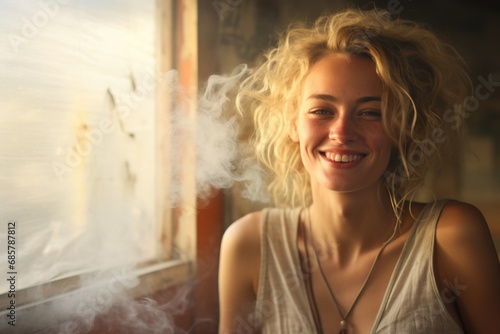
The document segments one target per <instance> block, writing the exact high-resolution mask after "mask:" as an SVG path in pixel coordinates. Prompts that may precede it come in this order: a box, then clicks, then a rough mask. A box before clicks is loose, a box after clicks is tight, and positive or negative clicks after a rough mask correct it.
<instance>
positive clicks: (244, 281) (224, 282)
mask: <svg viewBox="0 0 500 334" xmlns="http://www.w3.org/2000/svg"><path fill="white" fill-rule="evenodd" d="M261 215H262V214H261V213H260V212H254V213H250V214H248V215H246V216H244V217H242V218H240V219H238V220H237V221H235V222H234V223H233V224H231V225H230V226H229V227H228V228H227V230H226V232H225V233H224V236H223V238H222V245H221V252H220V264H219V303H220V319H219V326H220V329H219V330H220V331H219V332H220V333H235V332H236V330H237V327H238V322H237V320H238V319H246V318H247V316H248V315H249V314H251V313H252V312H253V310H254V307H255V301H256V291H257V286H258V278H259V274H260V225H261V223H260V220H261Z"/></svg>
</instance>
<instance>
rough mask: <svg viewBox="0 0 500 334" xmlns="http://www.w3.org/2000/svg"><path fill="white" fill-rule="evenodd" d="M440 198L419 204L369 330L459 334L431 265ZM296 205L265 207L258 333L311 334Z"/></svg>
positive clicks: (258, 301) (257, 313) (256, 320)
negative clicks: (299, 250) (291, 207)
mask: <svg viewBox="0 0 500 334" xmlns="http://www.w3.org/2000/svg"><path fill="white" fill-rule="evenodd" d="M444 204H445V201H438V202H436V203H431V204H428V205H426V206H425V208H424V209H423V210H422V212H421V213H420V215H419V216H418V217H417V219H416V220H415V222H414V224H413V226H412V227H411V229H410V231H409V235H408V238H407V240H406V242H405V245H404V247H403V249H402V251H401V254H400V256H399V259H398V261H397V263H396V266H395V268H394V271H393V273H392V276H391V278H390V281H389V284H388V287H387V290H386V292H385V295H384V297H383V299H382V303H381V305H380V308H379V311H378V314H377V316H376V317H375V322H374V324H373V327H372V330H371V333H426V334H434V333H435V334H443V333H447V334H448V333H463V330H462V329H461V328H460V327H459V326H458V325H457V323H456V322H455V320H454V319H453V318H452V317H451V316H450V315H449V313H448V311H447V310H446V308H445V305H444V303H443V300H442V299H441V296H440V292H439V290H438V287H437V284H436V281H435V276H434V268H433V253H434V242H435V236H436V226H437V221H438V219H439V216H440V214H441V211H442V208H443V206H444ZM300 211H301V209H300V208H296V209H276V208H270V209H265V210H264V211H263V214H262V222H261V240H262V242H261V265H260V279H259V288H258V291H257V304H256V311H255V318H254V319H255V322H256V325H260V328H261V333H263V334H266V333H268V334H279V333H286V334H292V333H316V329H315V324H314V320H313V315H312V312H311V308H310V304H309V300H308V296H307V292H306V287H305V282H304V278H305V277H304V276H303V274H302V272H303V271H302V270H301V265H300V260H299V253H298V249H297V228H298V223H299V215H300Z"/></svg>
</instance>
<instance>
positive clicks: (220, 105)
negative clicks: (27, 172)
mask: <svg viewBox="0 0 500 334" xmlns="http://www.w3.org/2000/svg"><path fill="white" fill-rule="evenodd" d="M248 73H249V69H248V68H247V66H245V65H241V66H238V67H237V68H235V69H234V71H233V72H232V73H231V74H229V75H213V76H211V77H210V78H209V79H208V81H207V83H206V85H205V88H204V89H202V92H201V93H200V94H199V97H198V99H197V100H196V101H190V100H188V99H186V98H184V96H186V95H185V94H183V88H181V87H180V85H179V82H178V78H177V73H176V72H175V71H169V72H167V73H164V74H163V75H160V77H161V79H160V80H159V81H158V82H157V84H158V85H159V87H154V88H155V89H162V90H163V91H165V92H167V93H168V94H170V95H172V96H176V97H177V99H176V102H175V103H174V109H173V112H172V115H171V116H172V117H171V123H170V124H168V125H167V126H169V127H170V129H171V131H170V134H171V136H170V137H169V140H170V142H171V143H170V144H171V145H169V146H170V148H169V157H170V161H171V168H172V173H171V180H170V182H169V184H170V186H169V189H168V194H169V196H168V203H166V205H167V206H168V207H171V208H174V207H176V206H178V205H179V203H180V201H181V200H182V196H183V195H184V193H183V192H184V189H183V182H182V179H181V175H182V174H183V173H193V174H194V175H195V181H196V182H195V183H196V195H197V197H198V198H199V199H201V200H202V201H203V200H207V199H209V198H210V196H211V195H212V193H213V191H214V190H217V189H227V188H231V187H232V186H234V184H235V183H242V184H244V188H245V189H246V190H245V191H244V194H245V195H246V196H247V197H248V198H249V199H251V200H260V201H262V200H264V199H265V198H266V196H265V191H264V189H263V184H264V182H263V181H262V177H261V170H260V168H259V166H258V164H257V163H256V162H255V161H253V160H252V159H250V158H249V157H248V156H247V153H248V150H249V147H248V143H247V142H244V141H241V140H239V137H240V133H239V132H240V129H241V128H242V124H241V118H240V116H238V114H237V113H236V112H235V110H234V103H232V102H234V101H233V99H234V96H235V94H236V93H237V90H238V87H239V84H240V83H241V81H242V80H243V79H244V78H245V77H246V76H247V75H248ZM143 81H144V82H147V80H143ZM141 87H142V86H141V84H140V82H139V87H138V90H140V88H141ZM143 95H144V99H146V96H147V94H143ZM117 100H118V101H117V103H116V105H117V106H118V107H119V106H120V105H121V106H123V105H124V104H123V101H125V100H127V99H125V98H121V99H120V98H118V99H117ZM129 100H134V99H133V98H132V99H129ZM120 101H122V103H120ZM141 102H142V101H138V103H137V104H138V105H140V103H141ZM132 107H134V106H132V105H130V108H132ZM192 107H195V108H196V117H194V118H192V117H187V112H186V110H187V109H190V108H192ZM115 108H116V106H115ZM121 116H122V123H123V124H127V122H126V121H127V118H126V117H124V116H126V114H125V113H122V115H121ZM93 123H98V122H93ZM116 124H118V123H116ZM121 132H123V131H120V127H118V126H117V127H116V128H115V129H114V131H113V132H111V133H110V134H106V133H103V135H102V137H99V138H100V140H99V142H96V143H94V147H93V150H92V151H91V152H90V153H89V154H88V156H87V157H86V158H87V160H85V159H83V160H82V163H81V166H85V167H88V165H90V166H94V167H95V165H93V164H92V163H88V161H91V162H92V161H94V164H96V163H97V161H98V160H99V159H97V157H99V156H101V157H102V156H103V154H105V152H109V150H112V147H115V146H116V145H122V144H120V142H121V140H122V139H119V138H118V136H123V137H126V136H124V135H121V134H120V133H121ZM136 133H137V131H136ZM94 137H95V138H97V136H94ZM127 140H128V141H129V142H130V140H129V139H127ZM185 140H193V141H194V143H195V145H194V146H195V159H194V160H193V162H194V164H193V165H185V164H182V163H178V162H179V161H183V160H182V157H183V155H185V154H186V152H185V151H183V149H182V148H183V147H185V146H184V145H183V142H184V141H185ZM89 142H90V141H89ZM90 143H92V142H90ZM132 147H133V145H132ZM127 161H129V163H130V166H132V167H133V166H137V165H136V164H134V161H133V157H132V156H131V155H128V156H127ZM98 166H99V165H98ZM78 167H80V166H78ZM110 168H111V170H109V169H110ZM99 170H101V171H102V169H99V168H97V170H93V171H92V172H91V173H90V172H89V173H90V176H88V175H87V178H89V179H91V178H94V177H99V175H101V176H102V175H103V174H99ZM108 170H109V171H108V173H109V174H108V175H112V174H113V173H114V172H113V165H108ZM75 175H80V174H78V173H75ZM104 175H105V174H104ZM138 175H139V176H140V173H138ZM71 177H73V175H71ZM70 180H71V178H70ZM137 182H138V183H140V179H138V181H137ZM78 184H80V183H78ZM86 193H87V196H89V198H88V199H87V200H86V201H85V205H86V207H87V209H88V208H93V209H92V210H94V211H95V212H93V211H88V212H87V213H86V219H87V220H88V221H89V224H90V225H93V226H94V227H93V229H92V231H91V232H90V231H85V230H84V231H79V232H78V233H76V235H72V234H71V233H69V232H71V231H70V230H66V229H65V227H64V224H63V222H62V221H61V222H57V221H54V222H53V223H52V228H51V230H50V231H47V232H48V233H50V236H49V239H50V240H52V239H54V240H62V243H61V241H60V242H59V244H58V245H56V244H53V243H52V242H51V243H49V242H48V245H47V247H49V246H50V247H49V248H50V249H51V251H50V252H48V253H47V254H48V255H50V254H52V253H56V252H58V251H59V252H60V251H61V250H62V249H64V251H63V252H64V255H62V256H60V257H53V256H52V257H51V256H48V255H47V256H42V258H40V259H41V260H42V261H41V263H46V264H47V265H49V262H48V261H51V263H50V266H49V267H50V268H54V267H57V266H58V263H61V264H64V263H67V262H68V261H71V259H77V258H78V257H79V256H78V254H81V255H80V257H79V258H80V259H79V260H78V261H80V263H87V262H88V263H89V264H90V263H91V262H92V261H95V262H96V264H98V265H99V266H100V267H104V268H109V266H110V264H111V263H112V259H110V258H109V257H106V256H103V257H102V258H101V259H99V252H101V251H102V250H103V249H104V250H106V249H108V250H109V251H111V252H112V254H115V255H116V257H115V261H116V262H115V264H116V266H115V267H114V268H113V269H104V270H98V271H97V272H96V273H95V274H82V275H80V276H78V275H77V276H75V280H76V281H71V280H70V281H69V282H68V283H66V284H64V285H57V284H54V286H53V287H52V286H51V285H50V286H45V287H44V289H41V288H39V289H37V288H30V293H31V294H32V297H33V295H36V298H35V299H37V300H41V301H43V304H40V305H36V304H33V305H25V306H23V307H21V308H18V310H17V321H16V327H15V328H14V329H15V331H14V332H19V333H27V332H31V331H32V329H33V328H37V329H40V328H43V329H42V330H41V331H40V332H41V333H88V332H92V331H93V330H94V329H95V326H96V321H97V322H98V325H99V328H103V327H106V326H109V328H113V326H118V327H120V326H121V327H122V328H127V329H128V330H129V331H130V333H145V332H147V333H174V332H175V333H181V332H182V331H181V330H180V329H178V328H176V327H175V325H174V320H173V319H174V317H175V316H176V315H179V314H182V313H183V312H184V311H185V310H186V309H189V308H190V307H193V305H190V304H189V303H190V300H191V299H190V298H188V297H189V294H190V293H192V289H193V287H194V285H195V284H196V282H188V283H187V284H182V285H181V286H180V287H179V289H178V290H175V292H172V294H171V295H170V296H169V297H168V298H167V300H164V301H162V302H155V301H154V300H152V299H148V298H141V299H138V300H136V299H134V298H133V296H131V295H129V292H128V291H130V290H131V289H132V290H138V291H140V290H141V285H140V284H141V281H140V278H139V276H138V273H137V265H136V263H138V260H137V259H136V258H137V254H136V250H135V249H134V248H130V246H129V245H130V244H131V243H132V242H133V239H134V238H136V234H135V233H136V232H137V230H135V231H134V230H128V229H127V228H125V229H124V228H123V227H124V226H127V225H123V226H121V225H120V222H117V221H113V219H116V217H120V216H123V213H119V212H118V211H120V207H121V205H123V204H124V203H123V201H124V200H125V201H126V202H128V203H133V201H135V200H137V196H122V195H120V196H116V194H115V195H114V196H115V197H113V201H114V205H113V202H110V201H109V200H106V198H104V195H101V194H100V192H99V191H97V192H91V193H90V192H88V191H86ZM113 193H114V192H113ZM109 194H110V192H107V196H109ZM59 198H60V197H59ZM132 205H134V204H132ZM101 211H105V212H108V214H106V215H104V217H103V216H102V215H99V212H101ZM12 214H13V215H14V214H15V213H12ZM143 214H144V213H143ZM22 219H28V217H27V216H23V218H22ZM137 219H141V218H140V214H139V215H138V216H137V217H136V218H135V219H134V220H135V221H137ZM145 219H149V218H147V217H145ZM39 232H40V233H41V232H42V231H39ZM33 233H36V231H33ZM67 233H69V234H67ZM72 233H73V234H75V232H72ZM97 233H98V235H96V234H97ZM65 234H67V236H68V237H69V239H68V240H66V239H65V238H64V235H65ZM97 240H101V245H99V243H98V242H96V241H97ZM102 243H103V244H104V246H105V247H102V245H103V244H102ZM49 248H46V249H49ZM82 251H85V253H84V254H82V253H81V252H82ZM103 253H104V252H103ZM118 254H119V255H118ZM82 255H83V256H82ZM58 261H60V262H58ZM78 261H76V262H78ZM30 270H31V272H33V270H34V272H35V276H37V274H36V272H37V270H38V271H42V270H43V268H42V267H41V266H40V265H39V266H34V267H33V268H31V269H28V268H25V269H24V270H23V272H30ZM56 287H57V288H56ZM75 287H76V288H75ZM52 289H54V290H58V291H60V290H61V289H62V290H67V292H64V293H62V294H59V293H56V294H53V291H51V290H52ZM7 315H8V312H7V313H6V312H5V311H4V312H3V313H2V318H3V319H5V316H7ZM107 321H109V323H107ZM196 321H198V322H200V321H201V322H202V321H212V320H210V319H208V320H203V319H196ZM12 329H13V328H12V327H10V326H8V324H7V322H6V321H2V322H1V323H0V332H4V331H12Z"/></svg>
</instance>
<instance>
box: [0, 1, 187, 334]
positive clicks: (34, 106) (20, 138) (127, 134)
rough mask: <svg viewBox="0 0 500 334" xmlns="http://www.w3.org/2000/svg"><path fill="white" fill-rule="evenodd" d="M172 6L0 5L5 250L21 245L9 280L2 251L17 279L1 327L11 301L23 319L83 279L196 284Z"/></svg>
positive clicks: (0, 234) (4, 290) (0, 199)
mask: <svg viewBox="0 0 500 334" xmlns="http://www.w3.org/2000/svg"><path fill="white" fill-rule="evenodd" d="M172 8H173V7H172V2H171V1H161V0H158V1H155V0H147V1H133V0H127V1H118V0H101V1H84V2H81V1H79V2H71V1H67V0H45V1H23V2H18V1H16V2H2V3H0V16H1V20H0V35H1V36H5V38H3V39H2V41H1V42H0V43H2V44H0V78H1V80H0V108H1V109H0V138H1V144H0V187H1V188H2V189H3V190H2V191H1V194H0V222H1V223H0V226H2V230H1V231H0V240H1V244H2V245H5V244H6V243H4V242H6V241H7V242H8V239H9V240H15V241H14V242H11V243H10V246H11V248H10V250H13V251H14V252H13V253H12V254H15V258H14V257H12V259H11V260H13V261H11V262H12V263H13V264H12V267H10V269H9V267H7V265H8V262H6V260H8V259H9V257H8V254H7V252H8V250H9V249H8V248H7V247H2V248H1V249H0V258H1V260H0V263H1V264H2V269H3V271H4V272H7V271H8V272H12V273H13V274H12V276H13V277H15V279H14V280H13V281H14V284H12V282H9V281H6V280H5V279H4V280H1V281H0V294H1V295H2V298H1V300H2V302H1V303H0V304H1V305H0V306H1V307H2V311H0V315H2V320H4V319H5V318H4V315H7V314H8V313H9V311H8V310H7V311H5V310H6V309H7V308H8V306H9V305H10V303H12V301H14V302H15V303H16V306H17V307H18V310H19V309H20V308H22V307H27V306H26V305H30V304H33V303H37V302H40V301H44V300H47V298H51V297H53V296H57V295H58V294H60V293H61V292H63V291H66V290H67V291H69V290H74V289H75V287H76V288H77V287H78V286H79V285H80V282H81V280H78V279H77V276H79V275H83V276H82V277H92V275H91V273H95V272H102V270H109V269H110V268H115V267H117V266H121V265H131V266H133V267H134V268H136V267H137V266H139V267H140V268H139V269H135V270H136V272H135V276H136V277H137V276H138V277H139V278H141V277H143V276H144V277H146V276H147V275H148V274H149V273H151V272H159V271H161V270H163V269H165V268H168V269H171V270H170V272H169V273H168V274H167V276H168V277H167V278H165V279H163V280H157V281H159V282H161V283H158V284H159V285H160V288H162V287H165V286H166V285H168V284H173V283H175V282H178V280H179V277H187V275H188V274H189V270H188V268H187V266H186V265H185V262H183V261H182V260H175V256H174V255H173V254H172V252H171V249H172V248H171V246H172V243H173V239H174V238H173V233H172V229H173V227H174V226H173V225H172V224H171V218H170V217H171V211H170V208H169V207H168V206H167V202H166V198H167V195H166V191H165V189H166V188H167V187H168V173H169V172H168V170H167V166H168V165H169V161H168V156H167V153H166V152H167V151H168V148H167V147H165V145H166V144H168V136H169V133H168V126H167V123H168V108H169V107H170V104H171V102H170V100H169V95H168V94H167V93H168V87H166V86H165V85H166V83H167V81H168V78H169V75H170V74H169V72H168V70H169V69H171V68H172V52H171V51H172V50H171V46H172V42H171V41H172V36H171V34H172V29H171V27H172V16H173V13H174V11H173V10H172ZM186 182H188V180H187V178H186ZM184 200H185V201H186V202H188V201H192V200H191V199H189V198H188V197H186V198H185V199H184ZM186 207H187V206H186ZM192 208H193V210H195V209H194V208H195V205H193V206H192ZM186 210H187V209H186ZM186 210H184V211H186ZM194 216H195V215H192V216H191V217H190V216H185V215H184V216H183V215H180V218H182V219H184V220H186V219H188V220H191V221H192V220H194V219H195V217H194ZM9 226H12V227H13V228H12V229H9V228H8V227H9ZM186 226H189V224H186ZM184 228H187V227H184ZM11 231H12V232H11ZM179 235H181V236H182V235H184V236H186V235H189V233H184V234H182V231H181V232H179ZM9 236H10V238H9ZM172 268H175V270H173V269H172ZM172 270H173V271H172ZM181 279H182V278H181ZM153 281H154V280H152V281H151V282H153ZM134 285H137V283H134ZM13 286H14V289H15V291H16V293H15V297H13V298H11V297H8V292H9V291H10V290H12V288H13ZM35 291H36V292H37V293H36V294H35V293H34V292H35ZM4 297H6V298H4ZM4 325H5V322H4V321H2V323H1V324H0V329H2V328H3V327H1V326H4Z"/></svg>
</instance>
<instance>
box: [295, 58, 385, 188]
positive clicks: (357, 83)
mask: <svg viewBox="0 0 500 334" xmlns="http://www.w3.org/2000/svg"><path fill="white" fill-rule="evenodd" d="M381 96H382V83H381V81H380V79H379V77H378V75H377V74H376V72H375V64H374V63H373V61H372V60H370V59H367V58H361V57H359V56H353V55H351V56H348V55H345V54H330V55H328V56H325V57H324V58H322V59H321V60H320V61H318V62H317V63H316V64H314V65H313V66H312V67H311V69H310V71H309V73H308V75H307V76H306V77H305V79H304V82H303V85H302V90H301V97H300V100H299V111H298V115H297V118H296V119H295V121H294V124H293V125H292V131H291V138H292V139H293V140H294V141H296V142H298V143H299V144H300V152H301V157H302V162H303V164H304V166H305V168H306V170H307V171H308V173H309V174H310V176H311V181H312V182H313V183H315V182H316V183H317V184H319V185H320V186H321V185H323V186H324V187H326V188H328V189H330V190H333V191H339V192H350V191H357V190H361V189H363V188H366V187H369V186H373V185H376V184H377V183H378V181H379V180H380V178H381V176H382V175H383V173H384V171H385V170H386V168H387V166H388V163H389V159H390V156H391V149H392V144H391V142H390V140H389V137H388V136H387V134H386V133H385V131H384V128H383V125H382V116H381V115H382V109H381Z"/></svg>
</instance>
